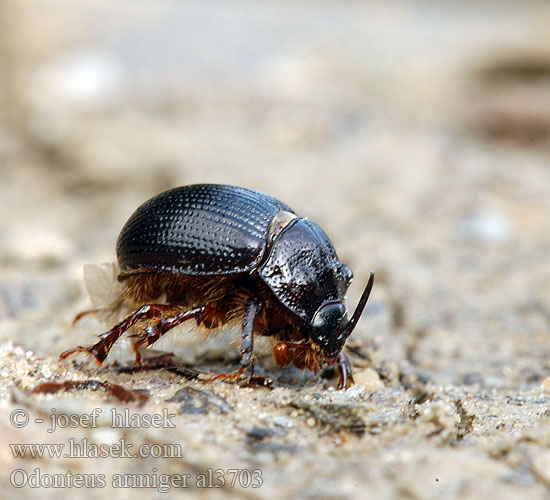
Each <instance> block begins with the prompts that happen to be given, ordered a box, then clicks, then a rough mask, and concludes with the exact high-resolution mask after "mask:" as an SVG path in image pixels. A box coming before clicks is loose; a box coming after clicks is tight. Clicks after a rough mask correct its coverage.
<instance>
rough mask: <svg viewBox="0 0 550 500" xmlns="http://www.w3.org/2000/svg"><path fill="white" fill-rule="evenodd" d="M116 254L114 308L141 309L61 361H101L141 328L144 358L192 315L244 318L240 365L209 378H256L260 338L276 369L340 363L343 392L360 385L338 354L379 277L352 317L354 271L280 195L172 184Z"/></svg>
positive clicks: (213, 321) (199, 319)
mask: <svg viewBox="0 0 550 500" xmlns="http://www.w3.org/2000/svg"><path fill="white" fill-rule="evenodd" d="M117 258H118V263H119V266H120V274H119V276H118V280H119V281H120V282H122V285H123V293H122V297H121V298H120V300H119V303H118V304H117V307H119V306H120V305H121V304H122V303H123V304H124V305H125V307H128V308H131V309H130V310H133V311H134V312H132V313H131V314H129V315H128V316H126V317H125V318H124V319H123V320H122V321H121V322H120V323H118V324H117V325H115V326H114V327H113V328H112V329H111V330H109V331H107V332H105V333H103V334H102V335H100V340H99V342H97V343H96V344H95V345H93V346H89V347H76V348H74V349H70V350H67V351H65V352H63V353H62V354H61V356H60V358H61V359H64V358H66V357H67V356H69V355H71V354H73V353H75V352H85V353H88V354H91V355H93V356H94V358H95V359H96V361H97V362H98V363H99V364H101V363H102V362H103V361H104V360H105V358H106V357H107V354H108V353H109V350H110V349H111V347H112V346H113V344H114V343H115V342H116V340H117V339H118V338H119V337H120V336H121V335H122V334H123V333H124V332H125V331H126V330H128V329H129V328H130V327H132V326H136V327H137V328H138V332H139V333H137V334H136V335H135V342H134V351H135V356H136V362H137V363H138V364H139V363H140V354H139V349H140V348H141V347H148V346H150V345H152V344H153V343H154V342H156V341H157V340H158V339H159V338H160V337H161V336H162V335H164V334H165V333H166V332H167V331H168V330H170V329H171V328H173V327H175V326H177V325H179V324H180V323H182V322H184V321H186V320H188V319H192V318H193V319H195V321H196V323H197V324H198V325H199V326H203V327H205V328H207V329H213V328H218V327H221V326H223V325H224V324H226V323H228V322H235V321H238V322H240V323H241V324H242V344H241V349H240V352H241V355H242V358H241V365H240V369H239V370H238V371H236V372H234V373H230V374H220V375H216V376H213V377H212V378H211V380H213V379H217V378H224V379H227V380H239V379H241V378H246V372H247V370H249V372H250V375H251V376H253V373H254V364H253V336H254V334H257V335H262V336H270V337H272V338H273V339H274V341H275V342H274V344H275V346H274V349H273V354H274V358H275V361H276V363H277V364H278V365H279V366H286V365H289V364H291V363H292V364H294V365H295V366H297V367H298V368H308V369H309V370H312V371H314V372H317V371H318V370H319V369H321V368H323V367H327V366H331V365H334V364H336V366H337V368H338V369H339V374H340V380H339V388H345V387H348V386H349V385H351V384H352V383H353V378H352V374H351V366H350V364H349V361H348V360H347V358H346V356H345V355H344V354H343V353H342V352H341V351H342V347H343V346H344V343H345V341H346V339H347V338H348V337H349V335H350V334H351V332H352V331H353V328H354V327H355V325H356V324H357V321H358V320H359V317H360V316H361V313H362V312H363V309H364V307H365V305H366V303H367V300H368V297H369V294H370V291H371V289H372V286H373V283H374V273H371V276H370V279H369V282H368V284H367V286H366V288H365V290H364V292H363V294H362V296H361V298H360V300H359V303H358V305H357V308H356V310H355V312H354V313H353V316H352V317H351V319H350V320H349V321H347V318H346V308H345V306H344V296H345V293H346V291H347V289H348V286H349V284H350V282H351V280H352V277H353V274H352V272H351V269H350V268H349V267H348V266H346V265H345V264H341V263H340V261H339V260H338V257H337V255H336V252H335V250H334V247H333V246H332V243H331V242H330V240H329V239H328V237H327V235H326V234H325V233H324V232H323V230H322V229H321V228H320V227H319V226H317V225H316V224H314V223H313V222H311V221H310V220H308V219H304V218H300V217H298V216H297V215H296V214H295V213H294V212H293V211H292V210H291V209H290V207H288V206H287V205H285V204H284V203H281V202H280V201H278V200H276V199H275V198H273V197H271V196H268V195H266V194H263V193H259V192H257V191H252V190H249V189H245V188H240V187H235V186H225V185H216V184H196V185H190V186H183V187H179V188H175V189H171V190H169V191H166V192H164V193H161V194H159V195H157V196H155V197H153V198H151V199H150V200H149V201H147V202H145V203H144V204H143V205H141V206H140V207H139V208H138V209H137V210H136V211H135V212H134V214H133V215H132V216H131V217H130V219H129V220H128V221H127V222H126V224H125V225H124V227H123V228H122V231H121V233H120V235H119V237H118V241H117ZM79 316H81V315H79ZM79 316H77V317H79ZM254 378H255V379H256V382H258V379H260V380H262V381H263V379H261V377H254Z"/></svg>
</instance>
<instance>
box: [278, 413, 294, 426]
mask: <svg viewBox="0 0 550 500" xmlns="http://www.w3.org/2000/svg"><path fill="white" fill-rule="evenodd" d="M273 423H274V424H275V425H278V426H279V427H292V426H293V425H294V423H293V422H292V420H290V418H288V417H283V416H282V415H276V416H275V417H273Z"/></svg>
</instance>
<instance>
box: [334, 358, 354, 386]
mask: <svg viewBox="0 0 550 500" xmlns="http://www.w3.org/2000/svg"><path fill="white" fill-rule="evenodd" d="M336 367H337V368H338V375H339V376H340V379H339V380H338V387H337V388H338V389H347V388H348V387H351V386H352V385H353V384H355V381H354V380H353V375H352V374H351V363H350V360H349V358H348V357H347V356H346V355H345V354H344V353H343V352H341V353H340V354H339V355H338V357H337V358H336Z"/></svg>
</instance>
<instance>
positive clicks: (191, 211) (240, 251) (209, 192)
mask: <svg viewBox="0 0 550 500" xmlns="http://www.w3.org/2000/svg"><path fill="white" fill-rule="evenodd" d="M281 210H285V211H291V209H290V208H289V207H288V206H287V205H285V204H284V203H281V202H280V201H278V200H276V199H275V198H272V197H271V196H268V195H264V194H261V193H258V192H256V191H251V190H248V189H244V188H239V187H234V186H223V185H215V184H195V185H191V186H184V187H179V188H176V189H172V190H170V191H166V192H164V193H161V194H160V195H158V196H155V197H154V198H151V199H150V200H149V201H147V202H145V203H144V204H143V205H141V206H140V207H139V208H138V209H137V210H136V211H135V212H134V214H133V215H132V216H131V217H130V219H129V220H128V222H126V224H125V225H124V227H123V228H122V231H121V232H120V236H119V237H118V241H117V257H118V261H119V265H120V269H121V271H122V272H127V271H129V270H130V271H131V270H132V269H140V268H148V267H151V268H156V269H166V270H172V271H175V272H180V273H184V274H190V275H214V274H231V273H238V272H245V271H249V270H251V269H253V268H254V266H255V265H256V264H257V263H258V262H259V260H260V259H261V258H262V256H263V254H264V251H265V248H266V236H267V234H268V231H269V227H270V224H271V221H272V220H273V218H274V217H275V215H276V214H277V213H278V212H279V211H281Z"/></svg>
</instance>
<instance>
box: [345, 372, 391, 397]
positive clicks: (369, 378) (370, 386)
mask: <svg viewBox="0 0 550 500" xmlns="http://www.w3.org/2000/svg"><path fill="white" fill-rule="evenodd" d="M353 378H354V379H355V382H357V384H356V385H359V386H363V387H364V390H365V391H367V392H372V391H377V390H379V389H382V388H383V387H384V384H383V383H382V381H381V380H380V377H379V376H378V373H376V371H374V370H373V369H372V368H366V369H365V370H361V371H360V372H356V373H354V374H353ZM353 387H355V386H353ZM353 387H350V389H353ZM348 390H349V389H348Z"/></svg>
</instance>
